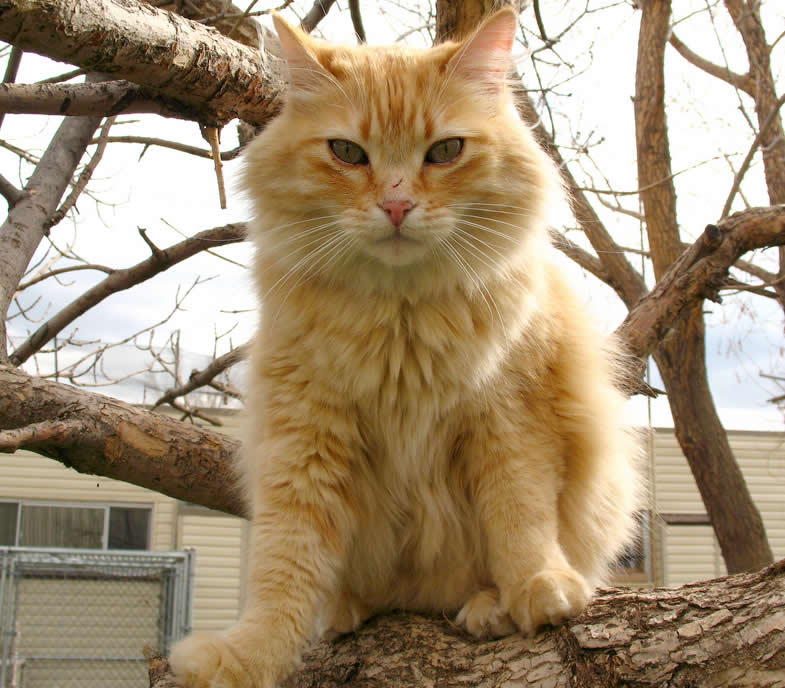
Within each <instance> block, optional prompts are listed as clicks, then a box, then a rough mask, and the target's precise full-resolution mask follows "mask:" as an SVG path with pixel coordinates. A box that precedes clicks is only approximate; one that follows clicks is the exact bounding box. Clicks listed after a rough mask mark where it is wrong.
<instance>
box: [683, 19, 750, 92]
mask: <svg viewBox="0 0 785 688" xmlns="http://www.w3.org/2000/svg"><path fill="white" fill-rule="evenodd" d="M668 42H669V43H670V44H671V45H672V46H673V47H674V48H676V52H678V53H679V55H681V56H682V57H683V58H684V59H685V60H687V62H689V63H690V64H691V65H693V66H695V67H697V68H698V69H700V70H703V71H704V72H706V73H707V74H709V75H711V76H713V77H715V78H717V79H720V80H721V81H724V82H725V83H728V84H730V85H731V86H733V87H734V88H738V89H739V90H740V91H744V93H746V94H747V95H752V94H753V90H754V88H755V84H754V83H753V81H752V78H751V77H750V75H749V74H737V73H736V72H733V71H731V70H730V69H726V68H725V67H720V66H719V65H716V64H714V63H713V62H710V61H709V60H706V59H705V58H703V57H701V56H700V55H698V54H697V53H694V52H692V50H690V49H689V48H688V47H687V46H686V45H685V44H684V43H683V42H682V41H681V40H680V39H679V37H678V36H676V34H675V33H671V35H670V39H669V41H668Z"/></svg>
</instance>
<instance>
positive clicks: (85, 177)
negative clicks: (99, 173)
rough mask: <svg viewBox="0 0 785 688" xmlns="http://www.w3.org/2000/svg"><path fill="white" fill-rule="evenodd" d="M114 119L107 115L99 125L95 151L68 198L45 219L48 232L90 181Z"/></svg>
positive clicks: (101, 155) (74, 202) (102, 153)
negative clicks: (99, 131) (99, 130)
mask: <svg viewBox="0 0 785 688" xmlns="http://www.w3.org/2000/svg"><path fill="white" fill-rule="evenodd" d="M114 120H115V118H114V117H107V118H106V120H105V121H104V124H103V126H102V127H101V133H100V134H99V135H98V145H97V146H96V149H95V153H93V156H92V157H91V158H90V161H89V162H88V163H87V164H86V165H85V166H84V168H83V169H82V172H81V173H80V174H79V178H78V179H77V180H76V183H75V184H74V185H73V188H72V189H71V193H69V194H68V198H66V199H65V201H64V202H63V204H62V205H61V206H60V207H59V208H58V209H57V211H56V212H55V214H54V215H52V217H50V218H49V219H48V220H47V221H46V223H45V231H46V232H48V231H49V230H50V229H51V228H52V227H54V226H55V225H56V224H57V223H58V222H60V221H61V220H62V219H63V218H64V217H65V216H66V214H67V213H68V211H69V210H71V208H73V207H74V206H75V205H76V201H77V200H78V199H79V196H80V195H81V194H82V191H84V190H85V187H86V186H87V184H88V183H89V182H90V179H91V178H92V176H93V172H95V168H96V167H98V163H99V162H101V158H103V156H104V151H105V150H106V143H107V142H106V136H107V134H108V133H109V129H111V127H112V125H113V124H114Z"/></svg>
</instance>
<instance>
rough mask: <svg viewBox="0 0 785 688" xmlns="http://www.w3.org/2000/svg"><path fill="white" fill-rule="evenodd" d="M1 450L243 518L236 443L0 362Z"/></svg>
mask: <svg viewBox="0 0 785 688" xmlns="http://www.w3.org/2000/svg"><path fill="white" fill-rule="evenodd" d="M0 389H2V390H3V393H2V395H0V428H3V432H0V451H5V452H9V451H15V450H16V449H18V448H20V447H24V448H25V449H29V450H31V451H34V452H38V453H39V454H43V455H44V456H48V457H50V458H52V459H55V460H57V461H60V462H61V463H63V464H65V465H66V466H69V467H70V468H73V469H75V470H77V471H79V472H80V473H91V474H98V475H104V476H106V477H107V478H115V479H116V480H124V481H125V482H128V483H133V484H134V485H139V486H141V487H146V488H148V489H150V490H155V491H156V492H161V493H163V494H165V495H169V496H170V497H174V498H175V499H182V500H183V501H187V502H194V503H196V504H203V505H205V506H209V507H211V508H213V509H219V510H220V511H225V512H226V513H229V514H234V515H238V516H239V515H242V512H243V503H242V499H241V498H240V495H239V493H238V492H237V490H236V489H235V487H234V479H233V472H232V461H233V457H234V455H235V453H236V451H237V449H238V447H239V442H237V441H236V440H233V439H231V438H230V437H227V436H226V435H221V434H218V433H214V432H211V431H209V430H202V429H200V428H198V427H196V426H193V425H188V424H187V423H182V422H180V421H177V420H175V419H173V418H169V417H168V416H165V415H163V414H159V413H155V412H154V411H147V410H145V409H143V408H139V407H137V406H132V405H130V404H125V403H123V402H121V401H117V400H115V399H111V398H109V397H105V396H102V395H100V394H95V393H92V392H85V391H84V390H81V389H78V388H76V387H71V386H69V385H64V384H60V383H57V382H50V381H48V380H43V379H41V378H36V377H31V376H30V375H27V374H26V373H25V372H24V371H22V370H19V369H16V368H12V367H10V366H3V365H0Z"/></svg>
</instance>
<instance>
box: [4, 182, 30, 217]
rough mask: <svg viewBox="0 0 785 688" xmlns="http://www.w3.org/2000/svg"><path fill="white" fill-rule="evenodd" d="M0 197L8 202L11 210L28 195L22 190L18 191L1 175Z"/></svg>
mask: <svg viewBox="0 0 785 688" xmlns="http://www.w3.org/2000/svg"><path fill="white" fill-rule="evenodd" d="M0 195H2V196H3V198H5V200H6V201H8V208H9V210H10V209H11V208H13V207H14V206H15V205H16V204H17V203H19V201H21V200H22V199H23V198H24V197H25V196H26V195H27V194H25V192H24V191H22V190H21V189H17V188H16V187H15V186H14V185H13V184H12V183H11V182H9V181H8V180H7V179H6V178H5V177H4V176H3V175H2V174H0Z"/></svg>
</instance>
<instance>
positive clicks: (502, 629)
mask: <svg viewBox="0 0 785 688" xmlns="http://www.w3.org/2000/svg"><path fill="white" fill-rule="evenodd" d="M455 623H457V624H458V625H459V626H463V628H465V629H466V630H467V631H468V632H469V633H471V634H472V635H473V636H475V637H476V638H483V637H491V638H501V637H502V636H505V635H510V634H511V633H515V624H514V623H513V622H512V619H511V618H510V615H509V614H508V613H507V610H506V609H503V608H502V606H501V601H500V600H499V591H498V590H497V589H496V588H488V589H485V590H480V591H479V592H476V593H474V595H472V596H471V597H470V598H469V600H468V601H467V602H466V604H464V605H463V608H462V609H461V611H460V612H458V616H457V617H456V618H455Z"/></svg>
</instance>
